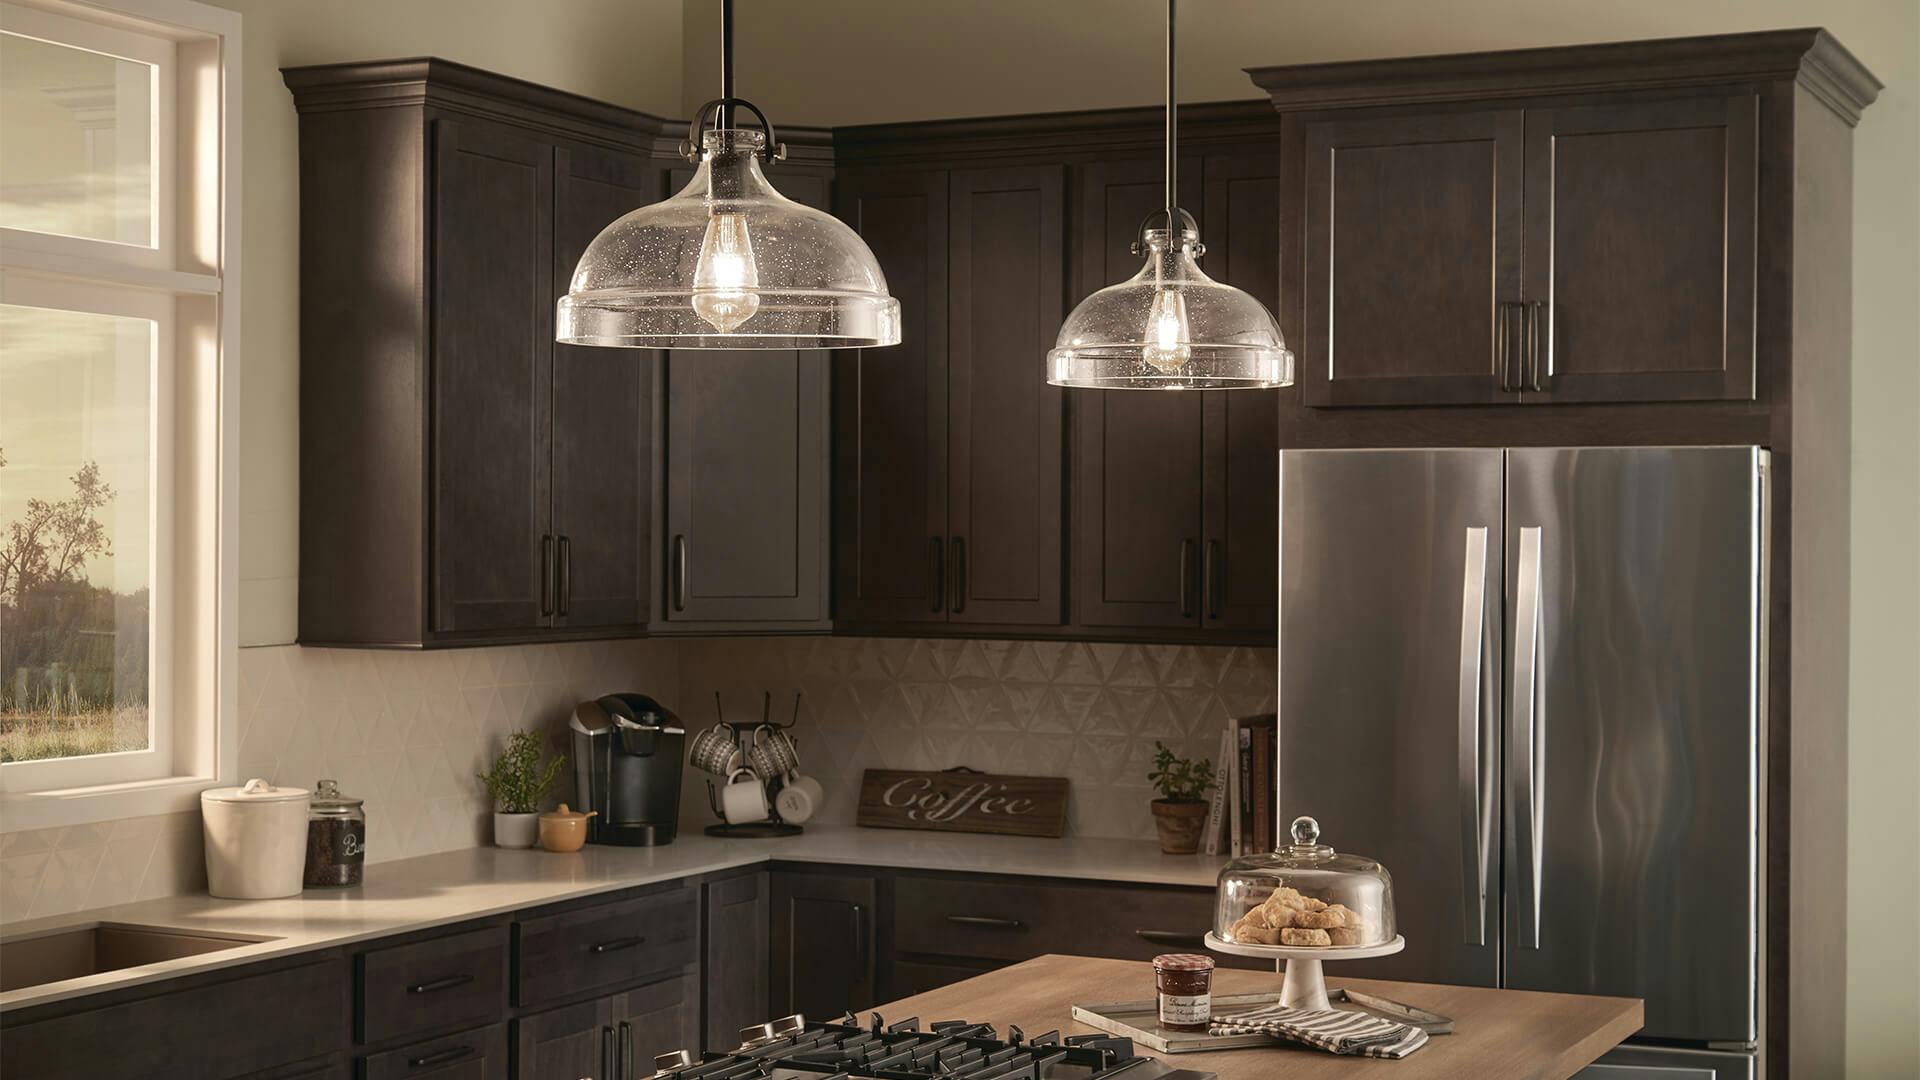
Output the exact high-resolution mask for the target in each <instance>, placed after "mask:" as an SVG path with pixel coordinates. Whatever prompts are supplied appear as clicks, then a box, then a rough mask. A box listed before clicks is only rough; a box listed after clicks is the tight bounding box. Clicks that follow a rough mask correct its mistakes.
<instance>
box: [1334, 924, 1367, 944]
mask: <svg viewBox="0 0 1920 1080" xmlns="http://www.w3.org/2000/svg"><path fill="white" fill-rule="evenodd" d="M1327 942H1328V943H1329V944H1332V945H1358V944H1360V931H1359V930H1356V929H1353V928H1351V927H1346V926H1339V927H1335V928H1333V929H1331V930H1328V931H1327Z"/></svg>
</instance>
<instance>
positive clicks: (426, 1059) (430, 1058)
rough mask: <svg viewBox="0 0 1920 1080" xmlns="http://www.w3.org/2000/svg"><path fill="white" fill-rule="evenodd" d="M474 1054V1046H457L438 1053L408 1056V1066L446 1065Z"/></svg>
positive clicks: (420, 1067) (417, 1067)
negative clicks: (414, 1056) (415, 1056)
mask: <svg viewBox="0 0 1920 1080" xmlns="http://www.w3.org/2000/svg"><path fill="white" fill-rule="evenodd" d="M472 1056H473V1047H471V1046H455V1047H451V1048H449V1049H446V1050H442V1051H440V1052H439V1053H437V1054H422V1055H421V1056H419V1057H417V1058H408V1059H407V1068H409V1069H425V1068H428V1067H430V1066H434V1065H445V1064H447V1063H448V1062H451V1061H459V1060H460V1059H461V1058H468V1057H472Z"/></svg>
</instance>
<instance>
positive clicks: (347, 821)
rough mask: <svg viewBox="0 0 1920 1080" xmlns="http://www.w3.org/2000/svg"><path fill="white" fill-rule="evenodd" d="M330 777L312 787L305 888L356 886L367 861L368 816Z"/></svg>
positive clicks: (359, 802) (359, 804)
mask: <svg viewBox="0 0 1920 1080" xmlns="http://www.w3.org/2000/svg"><path fill="white" fill-rule="evenodd" d="M363 802H364V800H362V799H355V798H350V797H348V796H347V795H344V794H342V793H341V791H340V785H339V784H337V783H335V782H333V781H332V780H322V781H320V782H319V783H318V784H316V785H315V786H314V791H313V802H312V804H311V809H309V810H308V812H307V869H306V875H305V881H304V884H305V885H306V886H307V887H308V888H326V887H330V886H340V885H358V884H360V881H361V876H362V874H363V873H364V871H365V868H366V862H367V815H366V812H365V811H364V810H362V809H361V805H362V803H363Z"/></svg>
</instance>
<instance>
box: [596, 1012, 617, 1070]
mask: <svg viewBox="0 0 1920 1080" xmlns="http://www.w3.org/2000/svg"><path fill="white" fill-rule="evenodd" d="M617 1075H618V1074H616V1073H615V1072H614V1071H613V1026H612V1025H606V1026H604V1027H602V1028H601V1029H600V1078H601V1080H615V1077H616V1076H617Z"/></svg>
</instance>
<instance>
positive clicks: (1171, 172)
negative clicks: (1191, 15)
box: [725, 0, 1180, 237]
mask: <svg viewBox="0 0 1920 1080" xmlns="http://www.w3.org/2000/svg"><path fill="white" fill-rule="evenodd" d="M725 2H726V3H727V4H728V5H732V3H733V0H725ZM1177 3H1179V0H1167V183H1166V189H1167V231H1168V232H1169V233H1170V234H1171V235H1173V236H1175V237H1177V236H1179V234H1180V227H1179V225H1178V224H1177V223H1176V221H1175V216H1176V213H1177V211H1178V210H1179V207H1180V199H1179V194H1180V180H1179V176H1180V170H1179V163H1178V162H1177V161H1175V160H1174V154H1175V153H1176V151H1175V149H1174V148H1175V147H1176V146H1177V145H1179V142H1178V139H1177V136H1178V134H1179V125H1180V120H1179V108H1178V106H1177V103H1176V99H1175V96H1174V94H1175V91H1174V62H1173V24H1174V6H1175V5H1176V4H1177Z"/></svg>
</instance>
